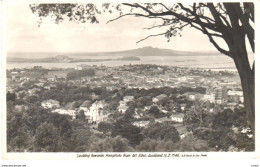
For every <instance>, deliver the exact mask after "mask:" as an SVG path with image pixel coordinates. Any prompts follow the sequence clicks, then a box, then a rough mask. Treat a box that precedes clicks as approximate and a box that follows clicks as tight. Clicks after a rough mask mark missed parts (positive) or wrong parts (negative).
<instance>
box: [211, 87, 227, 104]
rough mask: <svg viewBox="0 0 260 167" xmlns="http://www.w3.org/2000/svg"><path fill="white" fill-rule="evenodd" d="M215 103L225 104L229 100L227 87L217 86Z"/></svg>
mask: <svg viewBox="0 0 260 167" xmlns="http://www.w3.org/2000/svg"><path fill="white" fill-rule="evenodd" d="M214 94H215V103H217V104H223V103H226V102H227V97H228V96H227V90H226V88H222V87H217V88H215V89H214Z"/></svg>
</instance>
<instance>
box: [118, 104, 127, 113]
mask: <svg viewBox="0 0 260 167" xmlns="http://www.w3.org/2000/svg"><path fill="white" fill-rule="evenodd" d="M127 109H128V106H126V105H120V106H118V107H117V110H118V111H119V112H120V113H122V114H124V113H125V112H126V110H127Z"/></svg>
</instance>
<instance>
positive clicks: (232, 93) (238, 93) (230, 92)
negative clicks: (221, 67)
mask: <svg viewBox="0 0 260 167" xmlns="http://www.w3.org/2000/svg"><path fill="white" fill-rule="evenodd" d="M227 94H228V95H229V96H234V95H238V96H243V91H232V90H229V91H228V92H227Z"/></svg>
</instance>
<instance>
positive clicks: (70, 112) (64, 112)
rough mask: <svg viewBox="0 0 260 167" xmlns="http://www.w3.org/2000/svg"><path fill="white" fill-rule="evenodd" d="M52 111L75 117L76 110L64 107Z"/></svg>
mask: <svg viewBox="0 0 260 167" xmlns="http://www.w3.org/2000/svg"><path fill="white" fill-rule="evenodd" d="M52 112H53V113H58V114H62V115H69V116H71V117H72V119H76V113H77V112H76V111H75V110H64V109H56V110H53V111H52Z"/></svg>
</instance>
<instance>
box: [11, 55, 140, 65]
mask: <svg viewBox="0 0 260 167" xmlns="http://www.w3.org/2000/svg"><path fill="white" fill-rule="evenodd" d="M128 60H131V61H139V60H140V58H139V57H137V56H123V57H121V58H114V59H111V58H110V59H93V58H92V59H82V58H80V59H79V58H71V57H69V56H66V55H58V56H55V57H49V58H36V59H32V58H30V59H26V58H16V57H14V58H7V62H9V63H10V62H12V63H77V62H104V61H128Z"/></svg>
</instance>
